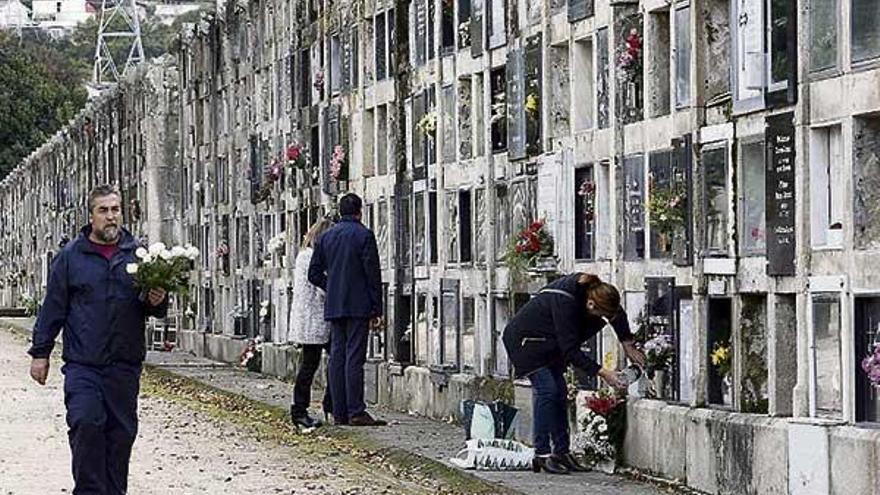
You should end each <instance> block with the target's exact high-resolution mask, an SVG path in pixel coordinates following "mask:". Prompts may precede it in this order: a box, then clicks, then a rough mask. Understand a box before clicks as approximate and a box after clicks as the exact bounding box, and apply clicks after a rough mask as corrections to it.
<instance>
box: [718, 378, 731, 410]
mask: <svg viewBox="0 0 880 495" xmlns="http://www.w3.org/2000/svg"><path fill="white" fill-rule="evenodd" d="M721 397H722V399H721V402H722V403H723V404H724V405H725V406H732V405H733V387H732V386H731V384H730V376H729V375H728V376H725V377H724V378H723V379H721Z"/></svg>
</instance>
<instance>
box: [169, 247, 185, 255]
mask: <svg viewBox="0 0 880 495" xmlns="http://www.w3.org/2000/svg"><path fill="white" fill-rule="evenodd" d="M186 254H187V253H186V249H184V248H183V247H182V246H174V247H173V248H171V256H172V257H173V258H183V257H184V256H186Z"/></svg>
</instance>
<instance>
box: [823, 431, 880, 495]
mask: <svg viewBox="0 0 880 495" xmlns="http://www.w3.org/2000/svg"><path fill="white" fill-rule="evenodd" d="M829 440H830V444H829V456H830V458H831V494H832V495H844V494H846V495H849V494H854V493H864V494H865V495H876V494H880V474H878V468H880V466H878V457H877V454H878V447H880V431H877V430H866V429H862V428H853V427H840V428H837V429H836V431H834V434H832V435H831V437H830V438H829Z"/></svg>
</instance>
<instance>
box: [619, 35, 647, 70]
mask: <svg viewBox="0 0 880 495" xmlns="http://www.w3.org/2000/svg"><path fill="white" fill-rule="evenodd" d="M641 64H642V38H641V36H639V32H638V31H637V30H636V29H631V30H630V31H629V34H628V35H626V38H624V39H623V53H621V54H620V58H618V60H617V66H618V68H620V70H621V72H622V73H623V76H624V78H625V79H631V78H634V77H636V76H637V75H638V69H639V67H641Z"/></svg>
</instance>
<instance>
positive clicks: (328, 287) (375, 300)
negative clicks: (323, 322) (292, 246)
mask: <svg viewBox="0 0 880 495" xmlns="http://www.w3.org/2000/svg"><path fill="white" fill-rule="evenodd" d="M309 282H311V283H312V284H314V285H316V286H318V287H320V288H322V289H324V291H325V292H326V293H327V299H326V301H325V303H324V319H327V320H335V319H340V318H372V317H375V316H382V272H381V271H380V269H379V249H378V248H377V247H376V237H375V236H374V235H373V232H372V231H371V230H370V229H368V228H366V227H364V225H363V224H362V223H361V222H360V221H358V220H357V219H356V218H354V217H350V216H344V217H342V219H340V220H339V222H338V223H337V224H336V225H334V226H333V227H331V228H330V229H329V230H327V231H326V232H324V233H323V234H321V236H320V237H318V240H317V241H316V242H315V250H314V252H313V253H312V262H311V264H310V265H309Z"/></svg>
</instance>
